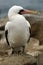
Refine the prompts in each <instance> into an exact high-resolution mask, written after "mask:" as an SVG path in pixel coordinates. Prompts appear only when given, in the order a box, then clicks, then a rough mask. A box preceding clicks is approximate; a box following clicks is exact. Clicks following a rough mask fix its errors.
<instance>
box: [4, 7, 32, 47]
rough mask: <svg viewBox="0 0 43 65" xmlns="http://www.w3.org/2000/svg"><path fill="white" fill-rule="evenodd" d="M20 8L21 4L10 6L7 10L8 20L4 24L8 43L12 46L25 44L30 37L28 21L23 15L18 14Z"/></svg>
mask: <svg viewBox="0 0 43 65" xmlns="http://www.w3.org/2000/svg"><path fill="white" fill-rule="evenodd" d="M20 10H23V8H22V7H21V6H13V7H11V8H10V9H9V12H8V18H9V21H8V22H7V23H6V25H5V31H6V30H8V35H7V38H8V41H9V45H10V47H13V48H15V47H20V46H25V45H26V44H27V41H28V39H29V38H30V31H29V28H31V26H30V23H29V22H28V21H27V20H26V19H25V17H24V16H23V15H21V14H18V13H19V11H20Z"/></svg>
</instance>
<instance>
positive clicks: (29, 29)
mask: <svg viewBox="0 0 43 65" xmlns="http://www.w3.org/2000/svg"><path fill="white" fill-rule="evenodd" d="M26 22H27V25H28V31H29V34H30V36H31V25H30V23H29V21H26ZM30 36H29V35H28V41H27V42H29V40H30Z"/></svg>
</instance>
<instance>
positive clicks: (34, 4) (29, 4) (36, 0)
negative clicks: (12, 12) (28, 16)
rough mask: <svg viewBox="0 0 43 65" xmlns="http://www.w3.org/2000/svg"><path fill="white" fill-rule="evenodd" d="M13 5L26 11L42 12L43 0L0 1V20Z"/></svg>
mask: <svg viewBox="0 0 43 65" xmlns="http://www.w3.org/2000/svg"><path fill="white" fill-rule="evenodd" d="M13 5H20V6H23V7H24V8H27V9H32V10H38V11H43V0H0V18H2V17H4V16H6V15H7V12H8V9H9V8H10V7H11V6H13Z"/></svg>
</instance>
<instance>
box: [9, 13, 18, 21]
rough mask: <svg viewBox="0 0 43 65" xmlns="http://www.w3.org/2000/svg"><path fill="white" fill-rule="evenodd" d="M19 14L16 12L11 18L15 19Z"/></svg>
mask: <svg viewBox="0 0 43 65" xmlns="http://www.w3.org/2000/svg"><path fill="white" fill-rule="evenodd" d="M17 16H19V14H14V15H10V16H9V20H14V19H15V18H16V17H17Z"/></svg>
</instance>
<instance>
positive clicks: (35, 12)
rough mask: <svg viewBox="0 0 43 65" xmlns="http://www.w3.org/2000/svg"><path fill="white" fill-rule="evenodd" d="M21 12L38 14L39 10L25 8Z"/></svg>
mask: <svg viewBox="0 0 43 65" xmlns="http://www.w3.org/2000/svg"><path fill="white" fill-rule="evenodd" d="M21 13H22V14H38V12H37V11H34V10H24V11H22V12H21Z"/></svg>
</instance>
